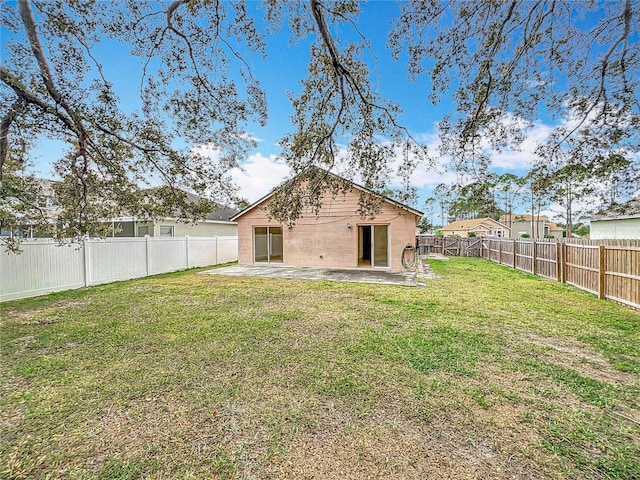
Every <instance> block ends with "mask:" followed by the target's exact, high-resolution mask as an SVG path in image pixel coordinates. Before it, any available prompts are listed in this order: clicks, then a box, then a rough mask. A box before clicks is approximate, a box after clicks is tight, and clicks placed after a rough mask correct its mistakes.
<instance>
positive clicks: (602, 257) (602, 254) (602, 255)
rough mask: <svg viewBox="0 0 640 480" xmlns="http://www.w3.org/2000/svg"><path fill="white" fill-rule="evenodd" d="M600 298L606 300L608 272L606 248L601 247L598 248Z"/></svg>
mask: <svg viewBox="0 0 640 480" xmlns="http://www.w3.org/2000/svg"><path fill="white" fill-rule="evenodd" d="M598 260H599V262H598V263H599V265H598V297H599V298H600V299H602V300H604V298H605V289H604V287H605V278H606V275H605V272H606V268H605V267H606V265H605V264H606V247H605V246H604V245H600V246H599V247H598Z"/></svg>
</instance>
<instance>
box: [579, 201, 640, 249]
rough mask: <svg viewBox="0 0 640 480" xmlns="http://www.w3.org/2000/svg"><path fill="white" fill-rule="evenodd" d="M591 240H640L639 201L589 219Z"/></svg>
mask: <svg viewBox="0 0 640 480" xmlns="http://www.w3.org/2000/svg"><path fill="white" fill-rule="evenodd" d="M589 238H592V239H597V240H600V239H614V240H622V239H640V199H635V200H631V201H629V202H627V203H625V204H622V205H616V206H614V207H612V208H610V209H608V210H605V211H602V212H600V213H598V214H597V215H595V216H594V217H592V218H591V231H590V233H589Z"/></svg>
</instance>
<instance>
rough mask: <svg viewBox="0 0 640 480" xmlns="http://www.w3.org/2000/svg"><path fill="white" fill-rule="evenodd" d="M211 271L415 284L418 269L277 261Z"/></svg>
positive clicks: (208, 273) (271, 276)
mask: <svg viewBox="0 0 640 480" xmlns="http://www.w3.org/2000/svg"><path fill="white" fill-rule="evenodd" d="M201 273H202V274H207V275H231V276H235V277H267V278H297V279H302V280H330V281H335V282H355V283H378V284H383V285H403V286H406V287H415V286H417V284H416V274H415V272H387V271H383V270H361V269H357V270H356V269H341V268H316V267H286V266H274V265H231V266H229V267H222V268H216V269H213V270H207V271H205V272H201Z"/></svg>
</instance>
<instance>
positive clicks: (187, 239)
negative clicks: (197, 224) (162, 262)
mask: <svg viewBox="0 0 640 480" xmlns="http://www.w3.org/2000/svg"><path fill="white" fill-rule="evenodd" d="M184 244H185V247H186V249H187V268H190V265H189V263H190V262H189V235H185V236H184Z"/></svg>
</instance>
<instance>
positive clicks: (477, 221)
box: [440, 217, 511, 231]
mask: <svg viewBox="0 0 640 480" xmlns="http://www.w3.org/2000/svg"><path fill="white" fill-rule="evenodd" d="M485 223H493V224H496V225H497V226H499V227H502V228H505V229H507V230H511V229H510V228H509V227H507V226H506V225H504V224H502V223H500V222H498V221H497V220H494V219H493V218H489V217H485V218H472V219H470V220H457V221H455V222H452V223H450V224H449V225H447V226H446V227H442V228H441V229H440V230H467V231H469V230H473V229H474V228H478V227H479V226H481V225H484V224H485Z"/></svg>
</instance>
